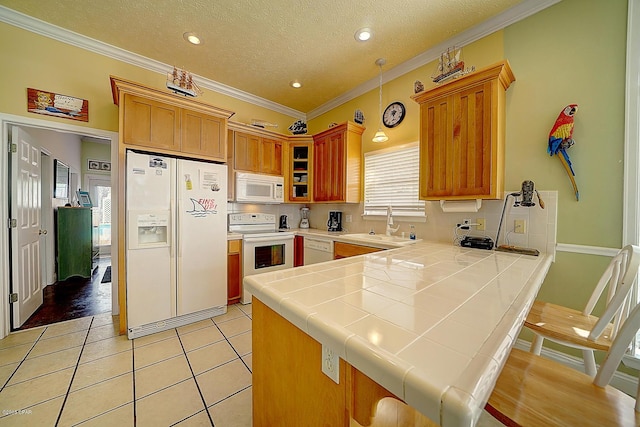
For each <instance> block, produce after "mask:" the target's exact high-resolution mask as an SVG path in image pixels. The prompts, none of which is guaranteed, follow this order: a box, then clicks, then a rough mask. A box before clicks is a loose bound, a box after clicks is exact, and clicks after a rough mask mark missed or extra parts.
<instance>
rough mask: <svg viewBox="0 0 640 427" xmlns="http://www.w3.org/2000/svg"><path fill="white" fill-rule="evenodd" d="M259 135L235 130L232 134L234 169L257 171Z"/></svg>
mask: <svg viewBox="0 0 640 427" xmlns="http://www.w3.org/2000/svg"><path fill="white" fill-rule="evenodd" d="M259 151H260V137H258V136H255V135H249V134H247V133H241V132H236V133H235V135H234V147H233V156H234V166H235V169H236V170H242V171H248V172H258V170H259V169H258V168H259V157H258V156H259Z"/></svg>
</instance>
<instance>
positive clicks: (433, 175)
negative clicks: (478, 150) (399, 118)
mask: <svg viewBox="0 0 640 427" xmlns="http://www.w3.org/2000/svg"><path fill="white" fill-rule="evenodd" d="M452 110H453V97H451V96H449V97H443V98H437V99H434V100H433V101H430V102H427V103H424V104H422V105H421V106H420V114H421V115H422V117H421V120H420V122H421V126H422V129H421V130H420V133H421V135H422V136H421V139H422V141H421V143H420V197H421V198H436V199H437V198H441V197H443V196H450V195H452V194H453V168H454V163H453V158H454V157H453V156H454V141H453V135H454V123H453V114H452V112H453V111H452ZM458 132H459V130H458ZM458 139H459V138H458Z"/></svg>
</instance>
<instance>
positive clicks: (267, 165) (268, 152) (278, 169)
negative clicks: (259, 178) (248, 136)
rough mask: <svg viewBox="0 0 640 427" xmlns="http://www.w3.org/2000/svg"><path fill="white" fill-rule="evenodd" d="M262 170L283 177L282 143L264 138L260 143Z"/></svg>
mask: <svg viewBox="0 0 640 427" xmlns="http://www.w3.org/2000/svg"><path fill="white" fill-rule="evenodd" d="M260 166H261V168H260V170H261V171H262V172H264V173H268V174H271V175H280V176H282V141H280V140H276V139H269V138H262V140H261V141H260Z"/></svg>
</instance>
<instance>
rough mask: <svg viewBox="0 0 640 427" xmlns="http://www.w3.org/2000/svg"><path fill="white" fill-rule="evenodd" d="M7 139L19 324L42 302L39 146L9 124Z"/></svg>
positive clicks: (14, 287)
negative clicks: (12, 147)
mask: <svg viewBox="0 0 640 427" xmlns="http://www.w3.org/2000/svg"><path fill="white" fill-rule="evenodd" d="M10 136H11V142H12V144H15V146H16V148H17V150H16V152H15V153H12V155H11V218H12V219H14V220H15V221H16V224H15V227H12V228H11V246H12V256H13V263H12V277H11V289H12V293H17V294H18V300H17V302H15V303H14V304H13V305H12V309H13V327H14V328H19V327H20V326H22V324H23V323H24V322H25V321H26V320H27V319H28V318H29V316H31V315H32V314H33V312H34V311H36V309H37V308H38V307H40V306H41V305H42V286H41V281H40V247H41V245H40V234H41V233H42V227H41V220H40V218H41V217H40V203H41V202H40V193H41V182H40V147H39V146H37V145H35V144H34V143H33V141H32V140H31V138H30V136H29V134H28V133H26V132H25V131H24V129H21V128H19V127H16V126H14V127H12V129H11V135H10Z"/></svg>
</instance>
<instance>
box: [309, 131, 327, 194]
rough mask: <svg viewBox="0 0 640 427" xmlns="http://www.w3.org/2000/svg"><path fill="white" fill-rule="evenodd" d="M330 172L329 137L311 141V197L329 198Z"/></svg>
mask: <svg viewBox="0 0 640 427" xmlns="http://www.w3.org/2000/svg"><path fill="white" fill-rule="evenodd" d="M330 174H331V147H330V144H329V137H325V138H322V139H318V140H314V141H313V199H314V200H315V201H317V202H326V201H328V200H329V189H330V185H331V182H330Z"/></svg>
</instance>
